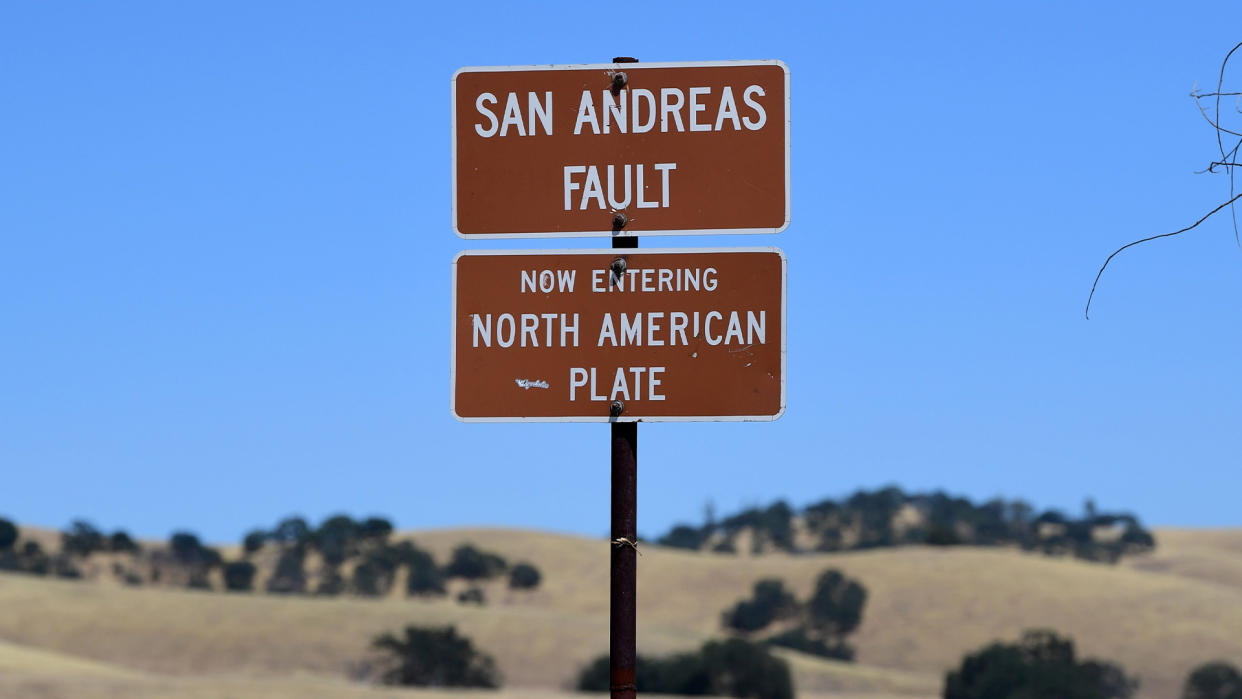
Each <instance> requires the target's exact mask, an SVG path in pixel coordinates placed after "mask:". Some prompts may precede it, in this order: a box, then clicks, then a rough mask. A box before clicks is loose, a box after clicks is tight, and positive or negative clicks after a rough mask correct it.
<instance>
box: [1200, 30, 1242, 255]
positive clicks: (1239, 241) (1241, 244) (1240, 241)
mask: <svg viewBox="0 0 1242 699" xmlns="http://www.w3.org/2000/svg"><path fill="white" fill-rule="evenodd" d="M1239 48H1242V42H1238V43H1237V44H1235V45H1234V47H1233V48H1231V49H1229V53H1227V54H1225V60H1223V61H1221V62H1220V76H1219V77H1218V78H1217V79H1216V123H1217V124H1219V123H1220V93H1221V89H1222V88H1223V87H1224V86H1225V67H1226V66H1228V65H1229V58H1230V57H1231V56H1233V52H1234V51H1237V50H1238V49H1239ZM1198 103H1199V101H1198V100H1195V104H1198ZM1220 132H1221V128H1220V127H1219V126H1217V127H1216V145H1218V146H1220V159H1221V160H1229V158H1230V156H1228V155H1225V144H1224V143H1223V142H1222V141H1221V138H1220ZM1234 135H1235V136H1239V135H1242V134H1234ZM1239 145H1242V141H1240V142H1239ZM1233 152H1234V153H1236V152H1238V147H1237V146H1234V148H1233ZM1233 192H1234V181H1233V168H1229V196H1230V197H1233ZM1229 215H1230V216H1231V217H1232V218H1233V242H1234V244H1235V245H1237V246H1238V248H1239V249H1242V237H1239V236H1238V210H1237V208H1236V207H1233V206H1230V207H1229Z"/></svg>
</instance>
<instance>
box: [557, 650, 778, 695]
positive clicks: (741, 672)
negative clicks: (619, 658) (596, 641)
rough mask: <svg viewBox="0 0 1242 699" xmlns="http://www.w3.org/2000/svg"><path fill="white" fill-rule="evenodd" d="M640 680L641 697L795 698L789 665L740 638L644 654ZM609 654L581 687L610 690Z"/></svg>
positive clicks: (585, 673) (586, 673) (588, 669)
mask: <svg viewBox="0 0 1242 699" xmlns="http://www.w3.org/2000/svg"><path fill="white" fill-rule="evenodd" d="M635 669H636V670H637V673H636V674H637V677H636V678H635V680H636V682H635V684H636V685H637V686H638V692H639V694H640V696H641V695H643V694H647V693H658V694H688V695H714V696H724V697H749V698H751V699H793V696H794V693H793V679H792V676H791V675H790V672H789V665H788V663H786V662H785V661H784V660H781V659H780V658H777V657H774V656H773V655H772V654H771V653H770V652H769V651H768V649H767V648H765V647H764V646H762V645H759V644H756V643H750V642H748V641H744V640H742V639H740V638H731V639H728V640H725V641H709V642H707V643H705V644H704V645H703V646H702V647H701V648H700V649H699V650H697V651H694V652H690V653H678V654H676V655H670V656H665V657H658V658H655V657H647V656H641V655H640V656H638V658H637V663H636V668H635ZM609 684H610V678H609V667H608V656H607V655H604V656H601V657H599V658H596V659H595V660H594V661H592V662H591V663H588V664H587V665H586V666H585V667H584V668H583V669H582V671H581V672H580V673H579V675H578V682H577V689H578V690H579V691H583V692H607V691H608V690H609Z"/></svg>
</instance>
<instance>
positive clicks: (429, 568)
mask: <svg viewBox="0 0 1242 699" xmlns="http://www.w3.org/2000/svg"><path fill="white" fill-rule="evenodd" d="M406 565H407V566H409V576H408V577H406V580H405V593H406V594H407V595H442V594H444V576H443V575H442V574H441V573H440V568H439V567H438V566H437V565H436V561H435V559H434V558H432V556H431V554H430V553H427V552H426V551H423V550H422V549H419V548H416V547H415V548H414V550H413V551H411V552H410V554H409V556H408V558H407V559H406Z"/></svg>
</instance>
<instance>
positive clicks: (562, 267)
mask: <svg viewBox="0 0 1242 699" xmlns="http://www.w3.org/2000/svg"><path fill="white" fill-rule="evenodd" d="M452 332H453V346H452V409H453V414H454V416H456V417H457V418H458V419H459V420H463V421H483V422H521V421H543V422H609V421H612V420H617V421H622V422H625V421H640V420H641V421H645V422H655V421H739V420H775V419H777V418H779V417H780V416H781V414H782V413H784V412H785V256H784V254H783V253H782V252H781V251H780V250H777V249H775V248H762V249H757V248H732V249H714V250H713V249H687V250H638V249H624V250H567V251H522V252H516V251H497V252H494V253H493V252H490V251H487V252H485V251H475V252H464V253H462V254H460V255H458V256H457V258H456V259H455V260H454V261H453V330H452ZM618 411H619V412H618Z"/></svg>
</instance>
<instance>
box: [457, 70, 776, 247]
mask: <svg viewBox="0 0 1242 699" xmlns="http://www.w3.org/2000/svg"><path fill="white" fill-rule="evenodd" d="M767 65H776V66H780V67H781V70H782V71H784V73H785V222H784V223H782V224H781V225H780V227H778V228H688V229H684V230H660V231H634V232H627V231H624V230H622V231H619V232H616V233H614V232H613V231H610V230H605V231H559V232H551V233H548V232H538V233H462V232H461V231H459V230H458V229H457V76H459V75H461V74H462V73H503V72H517V71H532V70H604V71H609V70H612V71H615V70H626V71H629V70H641V69H647V68H720V67H731V66H739V67H740V66H767ZM450 95H451V98H450V100H449V111H450V114H449V121H450V123H451V124H452V126H451V131H452V139H451V145H450V148H451V149H452V153H451V158H452V161H453V174H452V187H453V234H454V235H456V236H457V237H458V238H461V239H463V240H488V239H505V238H637V237H642V236H654V235H735V234H736V235H748V234H756V233H757V234H771V233H780V232H781V231H784V230H785V229H786V228H788V227H789V220H790V198H789V167H790V165H789V161H790V148H789V120H790V114H789V66H788V65H786V64H785V62H784V61H780V60H776V59H767V60H753V61H747V60H741V61H684V62H666V63H582V64H576V65H574V64H569V65H532V66H467V67H463V68H458V69H457V70H456V71H454V72H453V78H452V80H451V81H450Z"/></svg>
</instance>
